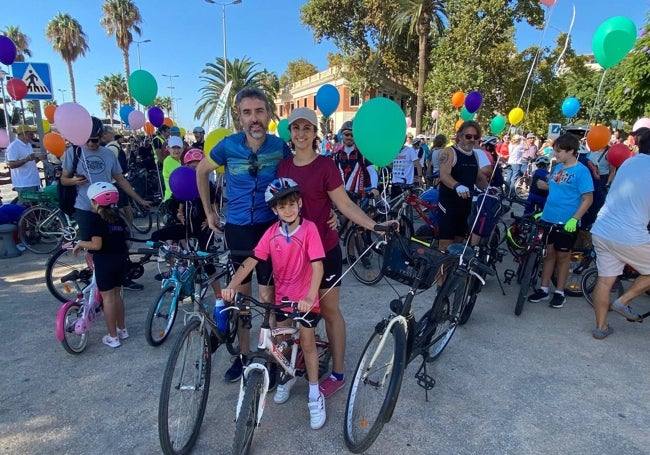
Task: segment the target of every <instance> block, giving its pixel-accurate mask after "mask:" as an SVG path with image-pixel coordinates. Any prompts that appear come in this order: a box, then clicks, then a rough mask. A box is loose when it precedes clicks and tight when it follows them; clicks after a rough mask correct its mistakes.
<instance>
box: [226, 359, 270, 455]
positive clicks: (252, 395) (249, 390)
mask: <svg viewBox="0 0 650 455" xmlns="http://www.w3.org/2000/svg"><path fill="white" fill-rule="evenodd" d="M263 388H264V375H263V374H262V372H261V371H260V370H256V369H254V370H251V371H250V372H249V373H248V376H247V377H246V384H245V389H244V399H243V400H242V404H241V408H240V409H239V415H238V416H237V421H236V423H235V440H234V443H233V447H232V453H233V455H242V454H244V455H245V454H247V453H248V452H249V450H250V448H251V443H252V442H253V434H254V433H255V428H256V426H257V413H258V410H259V402H260V399H261V398H262V394H261V392H262V389H263Z"/></svg>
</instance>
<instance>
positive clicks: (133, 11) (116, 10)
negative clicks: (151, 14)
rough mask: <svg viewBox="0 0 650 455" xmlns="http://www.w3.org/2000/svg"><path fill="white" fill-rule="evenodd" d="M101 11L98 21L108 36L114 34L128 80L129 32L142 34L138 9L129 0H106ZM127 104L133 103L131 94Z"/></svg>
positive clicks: (130, 38)
mask: <svg viewBox="0 0 650 455" xmlns="http://www.w3.org/2000/svg"><path fill="white" fill-rule="evenodd" d="M102 12H103V13H104V16H103V17H102V18H101V19H100V21H99V22H100V24H102V27H104V28H105V29H106V33H107V34H108V36H112V35H115V39H116V40H117V47H119V48H120V49H122V58H123V59H124V74H126V80H129V76H131V66H130V65H129V47H130V46H131V43H132V42H133V33H131V32H132V31H133V32H135V33H137V35H138V36H140V35H141V34H142V30H140V24H141V23H142V16H140V10H139V9H138V7H137V6H136V5H135V3H133V2H132V1H131V0H106V1H105V2H104V4H103V5H102ZM129 104H133V100H132V99H131V94H129Z"/></svg>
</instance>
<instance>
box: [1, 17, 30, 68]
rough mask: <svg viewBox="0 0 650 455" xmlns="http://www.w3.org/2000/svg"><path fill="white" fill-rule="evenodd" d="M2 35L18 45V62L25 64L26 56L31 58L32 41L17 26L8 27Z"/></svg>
mask: <svg viewBox="0 0 650 455" xmlns="http://www.w3.org/2000/svg"><path fill="white" fill-rule="evenodd" d="M2 34H3V35H5V36H6V37H7V38H9V39H11V41H13V42H14V44H15V45H16V61H17V62H24V61H25V56H27V57H31V56H32V51H31V50H30V49H29V42H30V41H31V40H30V39H29V37H28V36H27V35H25V34H24V33H23V32H21V31H20V27H19V26H17V25H7V27H5V29H4V30H3V31H2Z"/></svg>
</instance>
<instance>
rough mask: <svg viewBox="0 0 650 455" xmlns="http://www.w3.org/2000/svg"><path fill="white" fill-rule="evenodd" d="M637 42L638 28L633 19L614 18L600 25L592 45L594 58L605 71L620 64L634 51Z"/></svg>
mask: <svg viewBox="0 0 650 455" xmlns="http://www.w3.org/2000/svg"><path fill="white" fill-rule="evenodd" d="M635 41H636V26H635V25H634V22H633V21H632V19H630V18H628V17H625V16H614V17H610V18H609V19H607V20H606V21H605V22H603V23H602V24H600V26H599V27H598V28H597V29H596V32H595V33H594V37H593V39H592V42H591V45H592V48H593V51H594V58H595V59H596V61H597V62H598V64H599V65H600V66H602V67H603V68H604V69H608V68H611V67H612V66H614V65H616V64H618V62H620V61H621V60H623V58H624V57H625V56H626V55H627V54H628V52H630V50H632V48H633V47H634V42H635Z"/></svg>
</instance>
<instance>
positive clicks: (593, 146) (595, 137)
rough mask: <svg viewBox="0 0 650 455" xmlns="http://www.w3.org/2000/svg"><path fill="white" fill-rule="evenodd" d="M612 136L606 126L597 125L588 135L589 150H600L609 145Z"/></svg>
mask: <svg viewBox="0 0 650 455" xmlns="http://www.w3.org/2000/svg"><path fill="white" fill-rule="evenodd" d="M610 137H611V134H610V132H609V128H607V127H606V126H605V125H596V126H594V127H593V128H591V129H590V130H589V132H588V133H587V145H588V146H589V150H594V151H595V150H600V149H602V148H603V147H605V146H606V145H607V144H609V139H610Z"/></svg>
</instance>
